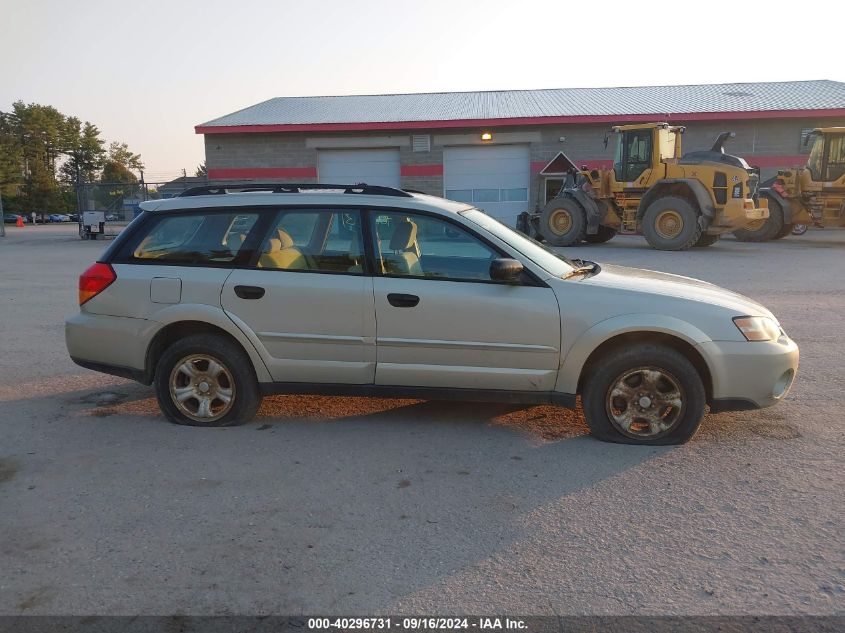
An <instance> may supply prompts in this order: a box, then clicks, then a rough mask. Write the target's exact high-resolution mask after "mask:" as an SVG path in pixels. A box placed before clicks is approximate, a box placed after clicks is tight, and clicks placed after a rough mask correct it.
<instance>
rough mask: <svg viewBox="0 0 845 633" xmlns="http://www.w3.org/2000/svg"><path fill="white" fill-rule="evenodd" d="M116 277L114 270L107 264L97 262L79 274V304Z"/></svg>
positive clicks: (99, 291) (101, 289) (104, 287)
mask: <svg viewBox="0 0 845 633" xmlns="http://www.w3.org/2000/svg"><path fill="white" fill-rule="evenodd" d="M115 279H117V275H115V274H114V270H112V267H111V266H109V265H108V264H101V263H99V262H97V263H96V264H92V265H91V266H89V268H88V270H86V271H85V272H84V273H82V274H81V275H79V305H82V304H83V303H85V302H86V301H88V300H89V299H92V298H94V297H96V296H97V295H98V294H100V293H101V292H102V291H103V290H105V289H106V288H108V287H109V286H110V285H111V283H112V282H113V281H114V280H115Z"/></svg>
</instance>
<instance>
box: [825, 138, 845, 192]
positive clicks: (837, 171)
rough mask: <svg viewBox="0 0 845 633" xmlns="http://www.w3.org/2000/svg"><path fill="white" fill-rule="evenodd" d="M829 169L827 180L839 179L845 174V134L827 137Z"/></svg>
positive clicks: (826, 175)
mask: <svg viewBox="0 0 845 633" xmlns="http://www.w3.org/2000/svg"><path fill="white" fill-rule="evenodd" d="M827 146H828V148H829V149H828V152H827V170H826V174H825V178H824V179H825V181H827V182H830V181H833V180H839V179H840V178H842V176H843V174H845V136H831V137H829V138H828V139H827Z"/></svg>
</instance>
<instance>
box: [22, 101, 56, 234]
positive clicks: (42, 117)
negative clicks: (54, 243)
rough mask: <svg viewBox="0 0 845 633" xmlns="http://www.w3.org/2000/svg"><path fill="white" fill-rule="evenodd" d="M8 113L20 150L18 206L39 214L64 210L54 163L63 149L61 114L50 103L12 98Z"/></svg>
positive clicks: (27, 211)
mask: <svg viewBox="0 0 845 633" xmlns="http://www.w3.org/2000/svg"><path fill="white" fill-rule="evenodd" d="M12 117H13V121H14V127H15V133H16V134H17V135H18V137H19V139H20V144H21V150H22V154H23V156H22V158H23V178H24V186H23V196H22V200H21V210H22V211H23V212H24V213H30V212H32V211H34V212H36V213H38V214H40V215H41V217H42V218H43V217H44V215H45V214H49V213H55V212H58V211H64V210H65V208H64V203H63V198H62V192H61V190H60V188H59V183H58V180H57V178H56V166H57V163H58V161H59V158H60V157H61V156H62V154H63V153H64V143H65V141H66V125H65V124H66V118H65V116H64V115H63V114H62V113H61V112H59V111H58V110H56V108H54V107H52V106H43V105H39V104H37V103H30V104H25V103H24V102H23V101H16V102H15V103H14V104H12Z"/></svg>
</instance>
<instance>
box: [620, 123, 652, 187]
mask: <svg viewBox="0 0 845 633" xmlns="http://www.w3.org/2000/svg"><path fill="white" fill-rule="evenodd" d="M651 136H652V131H651V130H650V129H648V130H635V131H631V132H625V135H624V138H625V141H624V143H625V180H626V181H629V182H630V181H634V180H636V179H637V178H639V177H640V176H641V175H642V173H643V172H644V171H645V170H646V169H648V168H649V167H651Z"/></svg>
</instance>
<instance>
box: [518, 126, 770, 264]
mask: <svg viewBox="0 0 845 633" xmlns="http://www.w3.org/2000/svg"><path fill="white" fill-rule="evenodd" d="M611 131H612V133H614V134H616V135H617V137H618V140H617V144H616V158H615V160H614V164H613V168H612V169H587V167H586V166H584V167H582V168H581V169H577V168H576V167H575V164H574V163H572V161H571V160H570V161H569V164H570V167H571V169H570V177H569V178H568V180H567V183H566V185H564V187H563V188H562V189H561V191H560V193H559V194H558V196H557V197H556V198H555V199H553V200H551V201H550V202H548V203H547V204H546V206H545V208H544V209H543V211H542V213H540V214H538V215H536V216H534V217H533V218H531V219H530V222H531V224H532V225H533V226H534V228H535V230H536V231H537V232H538V233H539V234H540V235H541V236H542V237H543V238H545V240H546V241H547V242H548V243H550V244H552V245H554V246H573V245H576V244H579V243H581V242H583V241H586V242H589V243H593V244H596V243H601V242H606V241H608V240H609V239H611V238H613V236H614V235H616V233H617V232H624V233H642V234H643V235H644V236H645V238H646V240H647V241H648V243H649V244H650V245H651V246H652V247H653V248H656V249H659V250H669V251H678V250H684V249H687V248H690V247H691V246H709V245H711V244H713V243H714V242H716V240H718V239H719V236H720V235H721V234H723V233H730V232H732V231H735V230H736V229H738V228H742V227H744V226H746V225H747V224H748V223H749V222H751V221H754V220H763V219H765V218H767V217H768V211H767V209H766V205H765V201H760V204H759V205H758V204H757V202H756V191H757V185H758V183H759V178H760V175H759V170H757V169H753V168H751V167H749V166H748V163H746V162H745V161H744V160H743V159H742V158H739V157H737V156H731V155H730V154H726V153H725V151H724V148H723V145H724V143H725V141H727V140H728V139H729V138H732V137H733V136H734V133H733V132H724V133H722V134H720V135H719V137H718V138H717V139H716V142H715V143H714V144H713V147H712V148H711V149H710V150H706V151H699V152H691V153H689V154H686V155H683V156H682V154H681V135H682V134H683V132H684V128H683V127H679V126H670V125H669V124H668V123H646V124H638V125H620V126H616V127H614V128H612V130H611ZM608 140H609V137H608V136H606V137H605V147H606V146H607V142H608ZM567 160H568V159H567Z"/></svg>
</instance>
